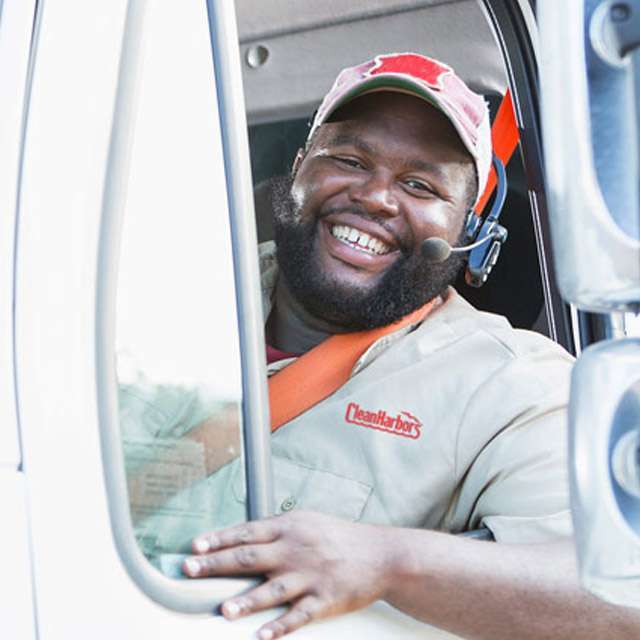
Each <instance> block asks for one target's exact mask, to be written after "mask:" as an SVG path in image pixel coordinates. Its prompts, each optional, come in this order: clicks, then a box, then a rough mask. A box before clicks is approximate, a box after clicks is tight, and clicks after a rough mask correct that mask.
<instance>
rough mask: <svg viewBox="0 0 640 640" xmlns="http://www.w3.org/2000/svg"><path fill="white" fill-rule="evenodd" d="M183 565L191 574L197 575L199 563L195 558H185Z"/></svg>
mask: <svg viewBox="0 0 640 640" xmlns="http://www.w3.org/2000/svg"><path fill="white" fill-rule="evenodd" d="M184 567H185V569H186V570H187V571H188V572H189V573H190V574H191V575H194V576H197V575H198V574H199V573H200V563H199V562H198V561H197V560H196V559H195V558H187V559H186V560H185V561H184Z"/></svg>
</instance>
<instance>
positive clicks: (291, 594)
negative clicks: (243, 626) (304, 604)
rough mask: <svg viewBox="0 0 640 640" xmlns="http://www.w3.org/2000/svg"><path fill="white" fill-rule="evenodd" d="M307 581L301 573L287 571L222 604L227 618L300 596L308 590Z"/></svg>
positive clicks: (268, 607) (253, 611) (247, 613)
mask: <svg viewBox="0 0 640 640" xmlns="http://www.w3.org/2000/svg"><path fill="white" fill-rule="evenodd" d="M307 587H308V585H307V581H306V580H305V579H304V578H303V576H302V574H300V573H286V574H283V575H281V576H277V577H275V578H271V579H270V580H268V581H267V582H265V583H264V584H261V585H260V586H258V587H256V588H255V589H252V590H251V591H249V592H248V593H245V594H243V595H241V596H238V597H236V598H232V599H230V600H227V601H226V602H225V603H224V604H223V605H222V613H223V615H224V616H225V618H228V619H229V620H235V619H236V618H239V617H241V616H245V615H249V614H250V613H255V612H257V611H262V610H263V609H270V608H271V607H277V606H279V605H282V604H285V603H287V602H292V601H293V600H295V599H297V598H299V597H300V596H301V595H303V594H304V592H305V591H306V590H307Z"/></svg>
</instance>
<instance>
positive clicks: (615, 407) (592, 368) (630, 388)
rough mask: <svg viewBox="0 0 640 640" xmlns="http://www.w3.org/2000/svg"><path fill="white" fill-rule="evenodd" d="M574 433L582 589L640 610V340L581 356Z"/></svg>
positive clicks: (573, 398) (572, 411)
mask: <svg viewBox="0 0 640 640" xmlns="http://www.w3.org/2000/svg"><path fill="white" fill-rule="evenodd" d="M569 432H570V444H569V450H570V456H571V460H572V465H571V470H570V474H571V499H572V505H571V506H572V512H573V522H574V527H575V531H576V541H577V545H578V556H579V560H580V574H581V580H582V583H583V585H584V586H585V587H586V588H588V589H589V590H590V591H592V592H593V593H595V594H596V595H598V596H600V597H602V598H604V599H605V600H609V601H611V602H614V603H616V604H620V605H626V606H636V607H637V606H640V339H626V340H612V341H607V342H600V343H598V344H596V345H594V346H592V347H589V348H588V349H587V350H586V351H584V352H583V354H582V355H581V356H580V359H579V360H578V362H577V364H576V366H575V368H574V370H573V376H572V381H571V408H570V412H569Z"/></svg>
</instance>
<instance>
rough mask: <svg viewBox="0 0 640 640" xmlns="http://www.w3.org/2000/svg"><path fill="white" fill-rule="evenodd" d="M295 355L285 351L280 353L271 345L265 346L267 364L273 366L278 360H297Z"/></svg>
mask: <svg viewBox="0 0 640 640" xmlns="http://www.w3.org/2000/svg"><path fill="white" fill-rule="evenodd" d="M298 355H299V354H297V353H287V352H286V351H280V349H276V348H275V347H272V346H271V345H269V344H268V345H267V364H273V363H274V362H278V361H280V360H286V359H287V358H297V357H298Z"/></svg>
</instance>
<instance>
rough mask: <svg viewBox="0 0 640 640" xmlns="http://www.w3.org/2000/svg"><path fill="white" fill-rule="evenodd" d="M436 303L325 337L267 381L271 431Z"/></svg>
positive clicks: (328, 390) (338, 382)
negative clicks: (384, 321) (395, 318)
mask: <svg viewBox="0 0 640 640" xmlns="http://www.w3.org/2000/svg"><path fill="white" fill-rule="evenodd" d="M434 305H435V300H431V301H429V302H427V304H425V305H424V306H423V307H421V308H420V309H417V310H416V311H414V312H413V313H410V314H409V315H406V316H405V317H404V318H402V320H400V321H399V322H395V323H392V324H389V325H387V326H386V327H379V328H378V329H371V330H369V331H358V332H355V333H340V334H336V335H333V336H331V337H330V338H327V339H326V340H324V341H323V342H321V343H320V344H319V345H318V346H317V347H314V348H313V349H311V350H310V351H307V353H305V354H304V355H302V356H300V357H299V358H298V359H297V360H296V361H295V362H292V363H291V364H290V365H288V366H287V367H286V368H284V369H282V370H280V371H278V373H276V374H274V375H273V376H271V377H270V378H269V408H270V410H271V431H272V432H273V431H276V430H277V429H279V428H280V427H281V426H282V425H283V424H285V423H287V422H289V421H290V420H293V419H294V418H296V417H297V416H299V415H300V414H301V413H304V412H305V411H306V410H307V409H309V408H310V407H312V406H313V405H315V404H318V402H320V401H321V400H324V399H325V398H326V397H328V396H330V395H331V394H332V393H333V392H334V391H337V390H338V389H339V388H340V387H341V386H342V385H343V384H344V383H345V382H347V380H348V379H349V376H350V375H351V372H352V371H353V367H355V365H356V362H357V361H358V358H360V356H362V354H363V353H364V352H365V351H366V350H367V349H368V348H369V347H370V346H371V345H372V344H373V343H374V342H375V341H376V340H378V339H380V338H382V336H385V335H386V334H388V333H391V332H392V331H397V330H398V329H400V328H402V327H406V326H407V325H410V324H414V323H417V322H420V321H421V320H423V319H424V318H425V317H426V316H427V314H428V313H429V312H430V311H431V309H432V308H433V306H434Z"/></svg>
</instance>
